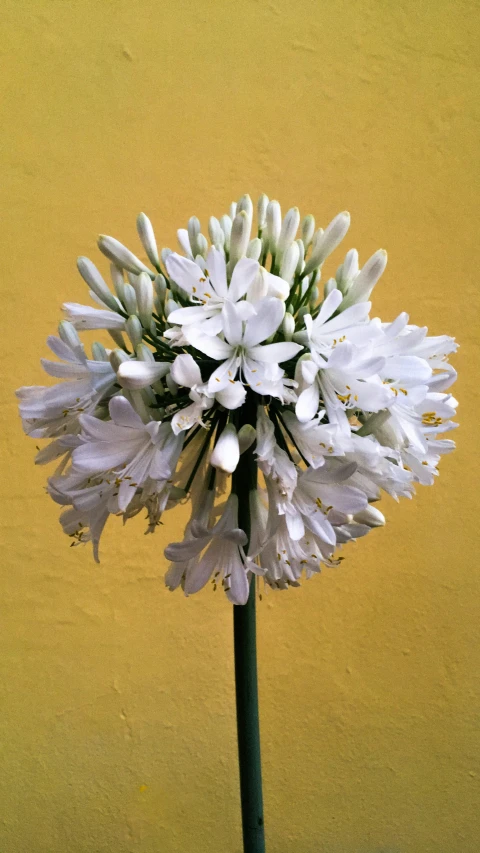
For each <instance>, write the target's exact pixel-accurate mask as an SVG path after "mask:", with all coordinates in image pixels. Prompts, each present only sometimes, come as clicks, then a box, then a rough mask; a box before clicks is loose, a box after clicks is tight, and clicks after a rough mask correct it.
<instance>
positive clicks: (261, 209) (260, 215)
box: [257, 193, 268, 231]
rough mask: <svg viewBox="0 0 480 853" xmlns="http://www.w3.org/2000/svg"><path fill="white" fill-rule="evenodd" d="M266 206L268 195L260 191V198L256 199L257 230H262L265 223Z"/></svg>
mask: <svg viewBox="0 0 480 853" xmlns="http://www.w3.org/2000/svg"><path fill="white" fill-rule="evenodd" d="M267 207H268V195H265V193H262V195H261V196H260V198H259V199H258V201H257V225H258V230H259V231H263V229H264V228H265V227H266V224H267Z"/></svg>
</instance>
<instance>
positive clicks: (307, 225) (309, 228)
mask: <svg viewBox="0 0 480 853" xmlns="http://www.w3.org/2000/svg"><path fill="white" fill-rule="evenodd" d="M314 233H315V218H314V217H313V216H312V214H311V213H309V214H308V216H306V217H305V219H304V220H303V222H302V240H303V245H304V246H305V251H307V249H308V247H309V245H310V243H311V242H312V237H313V235H314Z"/></svg>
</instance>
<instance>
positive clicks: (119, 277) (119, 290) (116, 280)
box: [110, 263, 125, 302]
mask: <svg viewBox="0 0 480 853" xmlns="http://www.w3.org/2000/svg"><path fill="white" fill-rule="evenodd" d="M110 278H111V279H112V282H113V286H114V288H115V293H116V294H117V296H118V298H119V300H120V302H123V292H124V287H125V281H124V278H123V270H121V269H120V267H117V265H116V264H113V263H112V264H110Z"/></svg>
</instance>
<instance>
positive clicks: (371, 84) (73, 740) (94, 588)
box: [0, 0, 480, 853]
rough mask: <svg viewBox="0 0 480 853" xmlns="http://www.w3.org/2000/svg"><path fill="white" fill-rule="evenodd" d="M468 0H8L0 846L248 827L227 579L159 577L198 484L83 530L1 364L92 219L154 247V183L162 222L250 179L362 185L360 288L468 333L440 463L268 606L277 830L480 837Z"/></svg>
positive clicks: (472, 13)
mask: <svg viewBox="0 0 480 853" xmlns="http://www.w3.org/2000/svg"><path fill="white" fill-rule="evenodd" d="M478 12H479V6H478V3H476V2H470V0H435V1H434V0H424V2H421V3H418V2H414V0H403V2H378V0H377V2H374V0H357V2H336V0H334V2H331V3H317V2H307V0H297V2H295V3H288V2H286V0H268V2H258V0H257V2H255V0H238V2H218V3H213V2H197V3H193V2H181V0H180V2H173V0H166V2H163V3H158V2H156V0H128V2H127V0H101V1H100V2H98V0H97V2H94V0H83V2H69V0H4V3H3V6H2V23H1V25H0V26H1V29H2V38H1V64H2V72H1V74H0V90H1V97H0V109H1V111H2V123H1V127H2V143H1V150H2V155H1V174H0V188H1V189H0V192H1V197H2V201H1V210H2V224H1V228H0V241H1V243H2V261H1V268H2V276H1V279H2V290H3V297H2V319H3V332H2V335H3V337H2V361H1V379H2V389H3V405H2V408H1V410H0V416H1V425H2V428H1V432H0V436H1V441H2V457H1V459H2V465H3V476H2V490H1V500H2V510H1V514H0V523H1V530H2V546H3V550H2V554H3V560H2V593H1V598H0V608H1V610H2V614H1V622H0V625H1V627H0V633H1V645H0V667H1V691H2V695H1V697H0V709H1V710H0V728H1V732H0V755H1V769H0V788H1V791H0V851H1V853H113V851H115V853H217V852H218V853H226V851H231V853H240V849H241V840H240V838H241V836H240V823H239V807H238V785H237V769H236V743H235V720H234V694H233V669H232V636H231V634H232V626H231V611H230V607H229V605H228V603H227V602H226V601H225V600H223V598H222V597H221V595H220V593H216V594H213V593H212V592H211V591H210V590H207V591H204V592H203V593H202V594H200V595H198V596H195V597H193V598H191V599H188V600H187V599H184V598H183V597H182V595H181V593H178V594H171V593H168V592H167V591H166V590H165V589H164V586H163V574H164V570H165V562H164V560H163V558H162V549H163V547H164V545H165V544H166V542H167V541H169V540H171V539H172V538H176V537H178V536H179V534H180V532H181V528H182V524H183V522H184V520H185V516H184V515H182V511H180V512H178V513H177V514H174V515H172V516H170V517H167V518H168V520H167V524H166V529H165V530H160V531H159V533H158V535H156V536H155V537H154V538H153V537H145V536H144V535H143V520H138V523H137V522H136V521H133V522H130V523H129V525H128V527H127V528H126V529H125V530H122V528H121V524H120V522H118V523H117V524H116V523H114V522H113V523H111V524H110V526H109V528H108V530H107V532H106V534H105V538H104V541H103V548H102V551H103V559H102V563H101V565H100V566H96V565H95V564H94V563H93V561H92V559H91V554H90V552H89V549H88V548H85V549H81V548H77V549H70V548H69V547H68V544H69V543H68V540H67V539H65V538H64V537H63V535H62V533H61V531H60V528H59V525H58V523H57V509H56V507H55V506H54V505H53V504H52V503H51V502H50V500H49V499H48V498H47V496H46V495H45V494H44V491H43V484H44V478H45V475H46V471H45V470H44V469H39V468H34V466H33V456H34V453H35V450H34V444H35V442H31V441H30V440H28V439H27V438H25V437H24V436H23V435H22V433H21V429H20V423H19V421H18V416H17V413H16V407H15V402H14V399H13V390H14V388H16V387H17V386H19V385H22V384H33V383H35V382H42V381H43V380H42V372H41V369H40V366H39V357H40V356H41V355H46V354H47V350H46V347H45V338H46V336H47V334H48V333H51V332H54V330H55V328H56V324H57V322H58V319H59V316H60V311H59V306H60V303H61V302H62V301H63V300H64V299H66V298H70V299H71V300H72V301H74V300H76V301H84V300H85V297H86V290H85V286H84V285H83V283H82V281H81V280H80V278H79V276H78V275H77V274H76V270H75V258H76V256H77V255H78V254H90V255H92V254H95V238H96V235H97V234H98V233H99V232H106V233H112V234H115V235H116V236H117V237H118V238H119V239H121V240H123V241H124V242H126V243H128V244H129V245H130V246H132V248H133V247H136V248H137V249H138V245H137V243H136V235H135V216H136V214H137V213H138V212H139V211H140V210H145V211H146V212H147V213H148V215H149V216H150V217H151V218H152V220H153V222H154V224H155V228H156V231H157V234H158V237H159V242H160V243H161V244H163V245H174V244H175V231H176V228H177V227H179V226H181V225H184V224H185V223H186V221H187V219H188V217H189V216H190V215H192V214H193V213H196V214H197V215H198V216H199V217H200V218H201V220H202V222H204V223H205V224H206V219H207V217H208V215H210V214H211V213H215V214H217V215H218V214H220V213H222V212H224V210H225V209H226V206H227V204H229V203H230V201H231V200H232V199H234V198H237V197H238V196H239V195H240V194H241V193H243V192H250V193H251V194H252V195H255V196H256V195H257V194H258V193H259V192H261V191H265V192H266V193H267V194H269V195H270V197H276V198H278V199H279V200H280V201H281V202H282V204H283V205H285V206H290V205H292V204H297V205H299V206H300V208H301V210H302V211H303V212H304V213H307V212H312V213H314V214H315V215H317V217H318V221H319V222H320V223H322V224H323V223H327V222H328V221H329V220H330V219H331V218H332V217H333V215H334V214H336V213H337V212H338V211H340V210H344V209H348V210H350V212H351V214H352V222H353V224H352V228H351V231H350V235H349V239H348V245H349V246H356V247H357V248H358V249H359V251H360V252H361V258H362V259H365V258H366V257H368V256H369V255H370V254H371V253H372V252H373V251H374V250H375V249H377V248H379V247H380V246H383V247H385V248H386V249H388V251H389V257H390V260H389V266H388V268H387V272H386V274H385V276H384V279H383V280H382V283H381V285H379V286H378V288H377V291H376V293H375V313H378V314H380V315H381V316H382V318H383V319H393V318H394V317H395V316H396V315H397V314H398V313H399V312H400V311H401V310H408V311H410V315H411V318H412V322H415V323H418V324H420V325H423V324H425V323H428V325H429V326H430V328H431V330H432V332H433V333H434V334H438V333H443V332H448V333H450V334H453V335H456V336H457V337H458V338H459V340H460V342H461V349H460V351H459V354H458V356H457V357H456V358H455V360H454V361H455V365H456V366H457V367H458V370H459V371H460V380H459V382H458V386H457V396H458V397H459V399H460V402H461V407H460V420H461V430H460V431H459V432H458V435H457V440H458V443H459V448H458V451H457V453H456V454H455V455H454V456H452V457H449V458H445V459H444V460H443V463H442V466H441V476H440V478H439V481H438V482H437V484H436V485H435V487H434V488H433V489H432V488H430V489H428V488H424V489H421V490H420V492H419V494H418V497H417V498H416V500H415V501H412V502H408V501H405V502H403V503H402V504H401V505H397V504H395V503H394V502H393V501H385V504H384V510H385V512H386V514H387V516H388V525H387V527H386V528H385V529H382V530H379V531H376V532H373V533H372V534H371V535H370V536H369V537H368V538H367V539H366V540H364V541H360V542H359V543H358V544H357V545H354V546H352V547H350V548H349V549H348V551H347V552H345V555H346V557H347V559H346V560H345V561H344V562H343V564H342V567H341V568H340V569H338V570H336V571H327V572H325V573H324V574H323V575H322V576H321V577H319V578H316V579H315V580H312V581H310V582H309V583H306V584H305V585H304V586H303V587H302V588H301V589H300V590H298V591H291V592H288V593H285V594H276V595H268V596H266V597H264V599H263V602H262V603H261V604H260V605H259V614H258V616H259V655H260V662H259V666H260V692H261V696H260V699H261V718H262V719H261V722H262V736H263V762H264V785H265V807H266V826H267V837H268V844H269V846H268V849H269V853H387V851H388V852H389V853H478V850H479V849H480V817H479V814H478V807H479V803H480V723H479V719H480V681H479V670H480V645H479V631H480V627H479V626H480V578H479V569H478V559H477V554H478V549H477V542H478V538H477V525H478V521H477V518H478V515H477V513H478V503H477V493H478V450H479V448H478V438H477V436H478V415H477V414H476V411H475V409H476V405H477V404H476V400H477V398H478V382H479V379H480V376H479V370H478V331H479V324H478V309H479V296H478V292H479V290H478V178H479V165H478V164H479V158H478V127H479V118H480V115H479V102H478V91H479V90H480V86H479V82H480V81H479V73H478V72H479V64H480V57H479V52H478V39H479V34H480V28H479V14H478ZM338 262H339V256H338V255H336V256H335V257H334V259H333V261H332V264H331V265H330V267H329V269H333V268H335V266H336V264H337V263H338ZM100 265H101V261H100ZM102 268H103V269H105V268H106V265H103V267H102ZM476 312H477V313H476Z"/></svg>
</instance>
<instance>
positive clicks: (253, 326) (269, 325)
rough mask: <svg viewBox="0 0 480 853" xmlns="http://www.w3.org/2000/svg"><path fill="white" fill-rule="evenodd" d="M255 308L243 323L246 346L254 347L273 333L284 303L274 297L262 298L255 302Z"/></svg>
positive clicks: (277, 325)
mask: <svg viewBox="0 0 480 853" xmlns="http://www.w3.org/2000/svg"><path fill="white" fill-rule="evenodd" d="M255 309H256V312H257V313H256V314H255V316H254V317H250V319H249V320H247V322H246V324H245V332H244V335H243V344H244V346H246V347H254V346H256V345H257V344H260V343H261V342H262V341H265V340H266V339H267V338H269V337H270V335H273V333H274V332H276V331H277V329H278V327H279V326H280V323H281V322H282V320H283V315H284V314H285V305H284V303H283V302H282V301H281V300H280V299H275V297H268V298H267V299H262V300H261V302H257V303H256V305H255Z"/></svg>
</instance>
